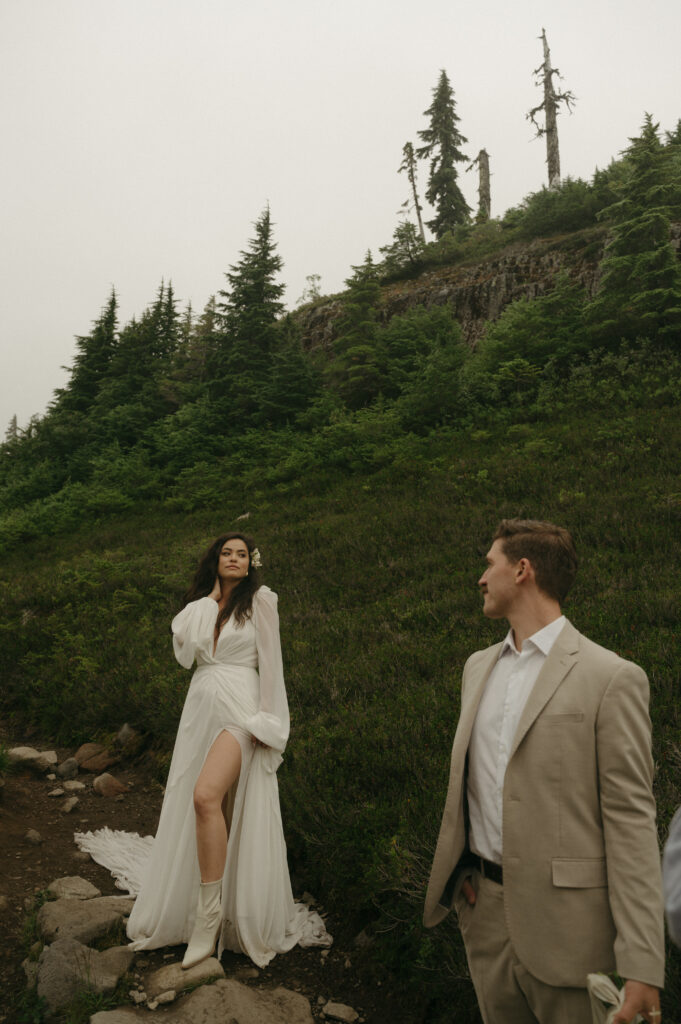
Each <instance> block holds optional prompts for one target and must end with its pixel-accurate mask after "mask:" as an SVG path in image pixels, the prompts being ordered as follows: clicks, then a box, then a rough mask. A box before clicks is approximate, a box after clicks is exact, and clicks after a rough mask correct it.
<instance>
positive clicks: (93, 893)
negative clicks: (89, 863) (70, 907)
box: [47, 875, 102, 900]
mask: <svg viewBox="0 0 681 1024" xmlns="http://www.w3.org/2000/svg"><path fill="white" fill-rule="evenodd" d="M47 891H48V892H49V893H50V895H52V896H56V897H57V899H65V900H91V899H94V898H96V897H97V896H101V895H102V894H101V892H100V891H99V889H97V888H96V887H95V886H94V885H93V884H92V882H88V881H87V880H86V879H85V878H80V877H79V876H78V875H67V876H66V877H65V878H55V880H54V882H50V884H49V885H48V887H47Z"/></svg>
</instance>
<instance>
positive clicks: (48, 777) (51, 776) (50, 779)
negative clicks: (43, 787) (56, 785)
mask: <svg viewBox="0 0 681 1024" xmlns="http://www.w3.org/2000/svg"><path fill="white" fill-rule="evenodd" d="M45 778H46V779H47V781H48V782H54V780H55V779H56V778H57V776H56V775H55V774H54V772H50V773H49V774H48V775H46V776H45Z"/></svg>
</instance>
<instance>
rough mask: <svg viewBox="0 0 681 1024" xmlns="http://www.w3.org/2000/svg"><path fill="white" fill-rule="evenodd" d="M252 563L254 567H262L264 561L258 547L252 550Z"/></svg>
mask: <svg viewBox="0 0 681 1024" xmlns="http://www.w3.org/2000/svg"><path fill="white" fill-rule="evenodd" d="M251 565H252V566H253V568H254V569H260V568H262V562H261V560H260V552H259V551H258V549H257V548H253V550H252V551H251Z"/></svg>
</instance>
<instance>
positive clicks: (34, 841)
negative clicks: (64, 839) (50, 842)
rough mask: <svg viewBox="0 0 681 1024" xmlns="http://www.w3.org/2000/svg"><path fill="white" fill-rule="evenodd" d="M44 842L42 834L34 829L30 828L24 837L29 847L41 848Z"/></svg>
mask: <svg viewBox="0 0 681 1024" xmlns="http://www.w3.org/2000/svg"><path fill="white" fill-rule="evenodd" d="M42 841H43V837H42V836H41V835H40V832H37V831H36V830H35V829H34V828H29V830H28V832H27V833H26V835H25V836H24V842H25V843H28V844H29V846H40V844H41V843H42Z"/></svg>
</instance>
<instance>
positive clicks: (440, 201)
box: [417, 70, 470, 238]
mask: <svg viewBox="0 0 681 1024" xmlns="http://www.w3.org/2000/svg"><path fill="white" fill-rule="evenodd" d="M424 116H425V117H428V118H429V121H430V123H429V127H428V128H424V129H423V131H420V132H419V133H418V134H419V138H420V139H421V141H422V142H423V146H421V147H420V149H418V150H417V156H418V157H419V158H422V159H427V160H430V173H429V177H428V188H427V190H426V199H427V200H428V202H429V203H431V205H432V206H434V207H435V217H434V218H433V220H430V221H428V227H429V228H430V230H431V231H432V232H433V234H434V235H435V237H436V238H442V236H443V235H444V234H445V233H446V232H447V231H453V230H454V228H455V227H457V225H459V224H465V223H466V221H467V220H468V217H469V214H470V207H469V206H468V204H467V203H466V200H465V199H464V197H463V194H462V192H461V189H460V188H459V186H458V185H457V182H456V179H457V170H456V165H457V163H461V162H462V161H465V160H467V159H468V157H467V156H466V155H465V154H464V153H463V152H462V151H461V146H462V145H464V144H465V143H466V142H467V141H468V140H467V139H466V138H464V136H463V135H462V134H461V132H460V131H459V129H458V128H457V125H458V123H459V117H458V116H457V114H456V103H455V101H454V92H453V90H452V87H451V85H450V84H449V79H448V77H447V72H446V71H444V70H443V71H441V72H440V78H439V81H438V84H437V86H436V87H435V89H433V102H432V103H431V105H430V106H429V107H428V109H427V110H426V111H424Z"/></svg>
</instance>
